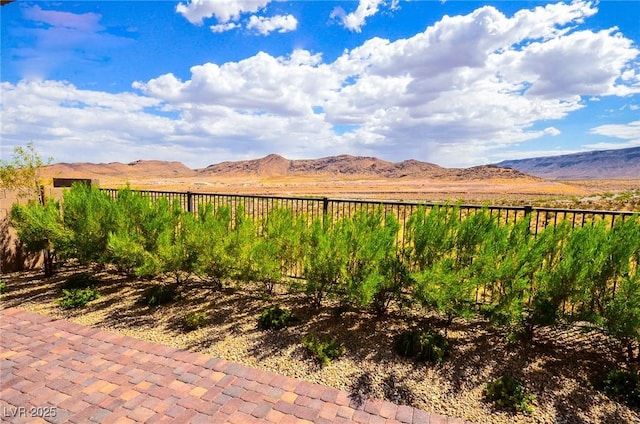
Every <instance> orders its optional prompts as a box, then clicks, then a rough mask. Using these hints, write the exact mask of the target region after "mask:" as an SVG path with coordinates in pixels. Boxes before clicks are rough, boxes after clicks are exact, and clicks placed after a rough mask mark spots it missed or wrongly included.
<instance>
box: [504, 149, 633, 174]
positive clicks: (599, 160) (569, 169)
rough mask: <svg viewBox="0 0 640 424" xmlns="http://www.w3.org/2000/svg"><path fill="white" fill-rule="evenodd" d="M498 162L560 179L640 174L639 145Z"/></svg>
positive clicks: (520, 169) (531, 172)
mask: <svg viewBox="0 0 640 424" xmlns="http://www.w3.org/2000/svg"><path fill="white" fill-rule="evenodd" d="M496 165H498V166H503V167H507V168H512V169H516V170H518V171H521V172H525V173H527V174H530V175H535V176H538V177H542V178H551V179H561V180H571V179H637V178H640V147H629V148H626V149H614V150H593V151H588V152H579V153H572V154H567V155H557V156H543V157H536V158H528V159H516V160H504V161H502V162H499V163H497V164H496Z"/></svg>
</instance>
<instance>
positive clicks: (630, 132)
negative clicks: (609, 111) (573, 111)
mask: <svg viewBox="0 0 640 424" xmlns="http://www.w3.org/2000/svg"><path fill="white" fill-rule="evenodd" d="M589 132H590V133H592V134H597V135H602V136H605V137H611V138H617V139H622V140H625V141H623V142H600V143H592V144H587V145H585V146H584V147H585V148H589V149H622V148H625V147H635V146H640V121H633V122H629V123H627V124H609V125H600V126H598V127H595V128H591V130H590V131H589Z"/></svg>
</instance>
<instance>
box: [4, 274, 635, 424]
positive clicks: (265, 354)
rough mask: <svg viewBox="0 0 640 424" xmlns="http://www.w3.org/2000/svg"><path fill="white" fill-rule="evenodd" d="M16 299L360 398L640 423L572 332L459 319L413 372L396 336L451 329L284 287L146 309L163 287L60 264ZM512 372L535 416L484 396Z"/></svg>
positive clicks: (188, 287) (599, 359) (239, 290)
mask: <svg viewBox="0 0 640 424" xmlns="http://www.w3.org/2000/svg"><path fill="white" fill-rule="evenodd" d="M83 271H89V272H91V273H92V274H93V275H95V276H96V277H97V278H98V279H99V280H100V282H99V283H98V284H97V285H96V287H97V289H98V291H99V293H100V295H101V297H100V298H99V299H97V300H95V301H93V302H91V303H90V304H89V305H87V307H85V308H82V309H78V310H64V309H61V308H60V306H59V305H58V303H57V301H58V299H59V298H60V296H61V288H62V286H63V284H64V281H65V280H66V279H67V278H68V277H69V276H70V275H73V274H75V273H79V272H83ZM2 279H3V280H4V281H5V282H6V284H7V286H8V292H7V293H5V294H2V295H1V296H0V307H2V308H8V307H14V306H19V307H21V308H24V309H26V310H29V311H33V312H37V313H41V314H45V315H49V316H53V317H56V318H61V319H68V320H71V321H73V322H77V323H80V324H84V325H89V326H95V327H99V328H102V329H107V330H109V331H116V332H120V333H123V334H127V335H129V336H133V337H137V338H140V339H144V340H148V341H152V342H156V343H161V344H165V345H169V346H173V347H177V348H183V349H189V350H192V351H197V352H201V353H205V354H209V355H212V356H215V357H219V358H223V359H227V360H232V361H236V362H239V363H242V364H245V365H248V366H252V367H258V368H261V369H265V370H269V371H272V372H276V373H280V374H284V375H287V376H291V377H296V378H301V379H304V380H307V381H311V382H317V383H320V384H324V385H328V386H331V387H336V388H338V389H342V390H347V391H349V392H350V393H351V395H352V396H353V397H354V398H355V399H358V398H363V397H374V398H382V399H388V400H391V401H393V402H397V403H400V404H407V405H412V406H416V407H419V408H423V409H425V410H427V411H432V412H436V413H440V414H446V415H449V416H453V417H459V418H463V419H465V420H470V421H472V422H476V423H498V424H501V423H505V424H506V423H576V424H586V423H612V424H613V423H616V424H619V423H638V422H640V411H638V410H634V409H630V408H628V407H626V406H625V405H623V404H621V403H618V402H616V401H614V400H611V399H609V398H608V397H606V396H605V395H603V394H602V393H600V392H598V391H597V390H595V389H594V385H593V382H594V379H595V378H596V377H597V376H598V375H601V374H602V373H603V372H604V371H605V370H607V369H609V368H610V367H612V366H614V365H615V364H617V363H620V362H621V361H622V358H621V355H620V349H619V347H618V346H617V345H615V344H614V343H612V342H611V341H610V340H609V339H607V338H606V337H604V336H603V335H601V334H599V333H597V332H593V331H592V332H583V331H580V330H578V329H576V328H572V327H561V328H556V329H553V330H545V331H541V332H540V333H539V334H538V335H537V336H536V338H535V339H534V343H532V344H529V345H522V344H509V343H508V342H507V340H506V337H505V332H504V331H503V330H501V329H497V328H492V327H490V326H489V325H488V324H487V322H485V321H483V320H482V319H479V318H478V319H473V320H455V321H454V322H453V324H452V326H451V327H450V328H449V330H448V336H449V337H450V339H451V341H452V344H453V353H452V356H451V358H450V360H449V361H447V362H445V363H444V364H442V365H429V364H416V363H413V362H412V361H409V360H406V359H403V358H401V357H400V356H398V355H397V354H396V353H394V351H393V348H392V344H393V340H394V337H395V336H396V335H397V334H399V333H400V332H401V331H402V330H404V329H406V328H408V327H410V326H412V325H429V326H431V327H432V328H437V329H440V330H441V331H442V329H443V328H444V327H443V322H442V320H440V319H439V318H438V317H437V316H434V315H433V314H431V313H428V312H427V311H425V310H422V309H419V308H414V309H402V310H398V309H394V310H392V311H391V313H390V315H389V316H388V317H386V318H384V319H379V318H377V317H376V316H375V315H372V314H370V313H369V312H367V311H358V310H351V311H346V312H340V310H339V308H338V307H337V305H335V304H331V303H327V304H326V305H325V306H323V307H322V308H319V309H314V308H311V307H310V306H308V305H309V303H308V301H307V299H306V298H305V297H304V296H303V295H302V294H301V293H298V292H295V291H292V292H289V291H285V290H284V289H283V288H280V289H279V290H278V291H277V293H276V294H274V295H273V296H267V295H265V294H263V292H262V291H261V289H260V287H258V286H252V285H238V283H234V282H230V281H228V282H226V283H225V286H224V288H223V289H222V290H215V289H213V288H212V287H211V286H210V285H209V284H207V282H204V281H199V280H197V279H193V280H192V281H191V282H190V283H188V284H185V285H183V286H181V289H180V294H181V299H180V300H178V301H177V302H175V303H172V304H169V305H165V306H159V307H148V306H145V305H144V304H142V303H141V302H140V298H141V296H142V293H143V292H144V290H145V289H146V288H148V287H149V286H150V285H152V284H156V283H159V281H139V280H136V279H132V278H128V277H125V276H123V275H119V274H117V273H116V272H115V271H113V270H98V269H87V268H81V267H77V266H69V267H65V268H63V269H62V270H61V271H60V272H59V273H58V274H57V275H56V276H54V277H53V278H51V279H49V280H44V279H42V275H41V274H40V273H39V272H22V273H13V274H5V275H3V276H2ZM273 305H281V306H283V307H285V308H288V309H290V310H291V311H293V313H294V314H295V315H296V316H297V317H298V318H299V319H300V321H299V322H298V323H297V324H295V325H293V326H291V327H287V328H285V329H283V330H280V331H277V332H276V331H262V330H259V329H258V328H257V318H258V316H259V315H260V312H261V311H262V310H263V309H264V308H266V307H269V306H273ZM188 311H200V312H204V313H205V314H206V317H207V324H206V326H205V327H203V328H200V329H198V330H195V331H187V330H186V329H185V328H184V324H183V320H184V315H185V313H187V312H188ZM305 334H317V335H331V336H332V337H334V338H336V339H337V340H338V341H339V342H341V343H343V344H344V346H345V347H346V352H345V354H344V355H343V356H342V357H341V358H339V359H338V360H335V361H333V362H331V363H330V364H329V365H326V366H324V367H322V366H320V365H318V364H317V363H316V362H315V361H314V360H313V359H312V358H311V357H310V356H309V355H308V354H307V353H306V352H305V350H304V349H303V347H302V345H301V338H302V336H303V335H305ZM505 371H509V372H511V373H513V374H514V375H516V376H517V377H519V378H521V379H522V380H523V381H524V383H525V386H526V388H527V389H528V390H529V391H530V392H531V393H533V394H534V395H535V396H536V399H535V401H534V412H533V413H532V414H531V415H527V414H524V413H513V412H509V411H504V410H500V409H496V408H495V407H494V406H492V404H491V403H489V402H487V401H486V400H485V399H484V395H483V389H484V385H485V384H486V383H487V382H488V381H490V380H491V379H493V378H496V377H497V376H499V375H500V374H501V373H503V372H505Z"/></svg>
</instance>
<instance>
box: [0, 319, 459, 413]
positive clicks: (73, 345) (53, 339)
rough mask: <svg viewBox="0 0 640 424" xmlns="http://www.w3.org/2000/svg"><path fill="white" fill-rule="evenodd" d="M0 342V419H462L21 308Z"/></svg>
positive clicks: (1, 322)
mask: <svg viewBox="0 0 640 424" xmlns="http://www.w3.org/2000/svg"><path fill="white" fill-rule="evenodd" d="M0 348H1V351H0V422H9V423H33V422H48V423H67V422H72V423H86V422H96V423H99V422H109V423H116V422H117V423H120V422H121V423H156V422H174V423H176V422H185V423H200V422H202V423H227V422H228V423H278V424H280V423H289V422H291V423H334V422H362V423H378V422H380V423H424V424H430V423H441V422H442V423H446V422H462V421H459V420H454V419H451V418H447V417H444V416H442V415H436V414H430V413H427V412H425V411H421V410H418V409H414V408H409V407H407V406H398V405H395V404H393V403H391V402H386V401H381V400H375V399H368V400H365V401H364V402H362V403H361V404H359V405H356V403H355V402H349V400H350V399H349V396H348V393H346V392H343V391H340V390H336V389H334V388H330V387H324V386H321V385H318V384H313V383H309V382H304V381H301V380H296V379H293V378H289V377H284V376H281V375H276V374H273V373H270V372H266V371H261V370H258V369H254V368H249V367H246V366H243V365H240V364H236V363H233V362H229V361H225V360H222V359H216V358H211V357H209V356H206V355H202V354H199V353H194V352H189V351H184V350H179V349H174V348H168V347H166V346H162V345H158V344H154V343H149V342H145V341H141V340H137V339H134V338H131V337H127V336H124V335H121V334H116V333H111V332H108V331H103V330H98V329H94V328H89V327H85V326H82V325H78V324H75V323H72V322H68V321H63V320H56V319H53V318H49V317H45V316H42V315H37V314H34V313H31V312H27V311H24V310H21V309H19V308H10V309H4V310H0Z"/></svg>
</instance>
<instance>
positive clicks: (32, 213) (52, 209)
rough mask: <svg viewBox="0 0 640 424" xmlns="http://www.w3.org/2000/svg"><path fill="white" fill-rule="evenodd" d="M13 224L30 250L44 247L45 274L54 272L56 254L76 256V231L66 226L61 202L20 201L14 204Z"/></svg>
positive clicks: (12, 210)
mask: <svg viewBox="0 0 640 424" xmlns="http://www.w3.org/2000/svg"><path fill="white" fill-rule="evenodd" d="M10 222H11V225H12V226H13V227H14V228H15V229H16V231H17V233H18V238H19V239H20V241H21V242H22V243H23V244H24V246H25V248H26V250H27V251H28V252H29V253H39V252H41V251H44V254H45V257H44V274H45V277H51V276H52V275H53V273H54V268H53V262H54V257H55V256H56V255H61V256H64V257H69V256H73V249H71V246H72V243H71V239H72V238H73V233H72V232H70V231H69V229H68V228H66V226H65V224H64V222H63V220H62V216H61V214H60V203H58V202H55V201H48V202H46V204H45V205H41V204H40V203H39V202H35V201H29V203H28V204H26V205H23V204H20V203H16V204H14V205H13V206H12V208H11V213H10Z"/></svg>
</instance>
